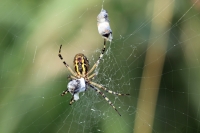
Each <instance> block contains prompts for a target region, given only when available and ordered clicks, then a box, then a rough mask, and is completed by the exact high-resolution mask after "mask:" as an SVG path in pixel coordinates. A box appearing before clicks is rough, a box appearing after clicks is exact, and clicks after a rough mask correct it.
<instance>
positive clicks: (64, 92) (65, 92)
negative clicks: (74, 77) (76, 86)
mask: <svg viewBox="0 0 200 133" xmlns="http://www.w3.org/2000/svg"><path fill="white" fill-rule="evenodd" d="M68 92H69V91H68V90H66V91H63V93H62V94H61V96H64V95H65V94H67V93H68Z"/></svg>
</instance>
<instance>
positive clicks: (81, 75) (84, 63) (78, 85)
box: [58, 39, 129, 116]
mask: <svg viewBox="0 0 200 133" xmlns="http://www.w3.org/2000/svg"><path fill="white" fill-rule="evenodd" d="M105 44H106V40H105V39H104V47H103V49H102V52H101V54H100V56H99V59H98V60H97V62H96V63H95V64H94V65H93V67H92V68H91V69H90V70H89V61H88V59H87V57H86V56H85V55H84V54H81V53H79V54H76V55H75V57H74V69H75V72H74V71H73V70H72V69H71V68H70V67H69V65H68V64H67V63H66V62H65V61H63V64H64V65H65V66H66V67H67V69H68V70H69V71H70V72H71V74H72V75H70V76H69V78H70V79H71V81H70V82H69V83H68V85H67V90H66V91H63V93H62V94H61V96H64V95H65V94H67V93H68V92H69V93H71V94H72V98H71V101H70V105H71V104H72V103H73V102H74V101H77V100H78V99H79V93H80V92H83V91H86V89H87V86H89V87H91V88H92V89H93V90H95V91H96V92H98V93H99V94H100V95H101V96H102V97H103V98H104V99H105V100H106V101H107V102H108V103H109V104H110V106H112V107H113V108H114V109H115V111H117V109H116V108H115V106H114V105H113V104H112V102H111V101H110V100H109V99H108V97H106V96H105V94H104V93H102V92H101V91H100V90H99V89H103V90H105V91H106V92H108V93H111V94H114V95H118V96H123V95H129V94H121V93H118V92H113V91H111V90H108V89H107V88H105V87H103V86H102V85H100V84H97V83H95V82H92V79H93V78H94V76H96V75H97V74H96V73H93V74H90V73H92V72H93V71H94V70H95V68H96V67H97V66H98V64H99V62H100V60H101V58H102V57H103V54H104V51H105ZM61 48H62V45H61V46H60V50H59V54H58V56H59V57H60V59H61V60H63V57H62V55H61ZM98 88H99V89H98ZM117 113H118V114H119V115H120V113H119V112H118V111H117ZM120 116H121V115H120Z"/></svg>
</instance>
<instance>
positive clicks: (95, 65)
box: [87, 39, 106, 75]
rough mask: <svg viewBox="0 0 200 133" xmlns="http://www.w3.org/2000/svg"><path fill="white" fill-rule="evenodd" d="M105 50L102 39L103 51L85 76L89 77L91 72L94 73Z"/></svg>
mask: <svg viewBox="0 0 200 133" xmlns="http://www.w3.org/2000/svg"><path fill="white" fill-rule="evenodd" d="M105 49H106V39H104V46H103V49H102V51H101V54H100V56H99V59H98V60H97V62H96V63H95V64H94V65H93V67H92V68H91V69H90V70H89V71H88V73H87V75H89V74H90V73H91V72H92V71H94V69H95V68H96V67H97V66H98V65H99V62H100V60H101V58H102V57H103V54H104V52H105Z"/></svg>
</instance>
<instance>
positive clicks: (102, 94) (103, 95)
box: [88, 84, 121, 116]
mask: <svg viewBox="0 0 200 133" xmlns="http://www.w3.org/2000/svg"><path fill="white" fill-rule="evenodd" d="M88 85H89V86H90V87H91V88H92V89H94V90H95V91H96V92H98V93H99V94H100V95H101V96H102V97H103V98H104V99H105V100H106V101H107V102H108V103H109V104H110V106H112V107H113V109H114V110H115V111H116V112H117V113H118V114H119V115H120V116H121V114H120V113H119V112H118V110H117V109H116V108H115V106H114V105H113V103H112V102H111V101H110V100H109V99H108V97H106V96H105V94H104V93H102V92H101V91H100V90H99V89H97V88H96V87H94V86H92V85H91V84H88Z"/></svg>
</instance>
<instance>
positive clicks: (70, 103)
mask: <svg viewBox="0 0 200 133" xmlns="http://www.w3.org/2000/svg"><path fill="white" fill-rule="evenodd" d="M73 102H75V100H74V94H73V96H72V98H71V100H70V102H69V105H72V103H73Z"/></svg>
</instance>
